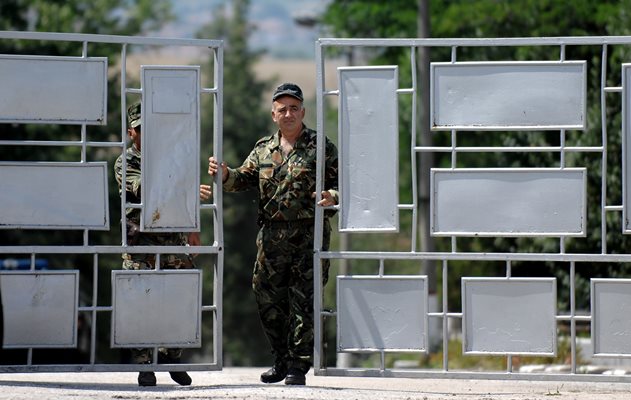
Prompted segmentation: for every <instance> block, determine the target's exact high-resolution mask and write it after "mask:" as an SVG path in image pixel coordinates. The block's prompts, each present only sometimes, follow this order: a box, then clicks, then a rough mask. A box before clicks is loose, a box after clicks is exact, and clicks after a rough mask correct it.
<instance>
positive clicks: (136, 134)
mask: <svg viewBox="0 0 631 400" xmlns="http://www.w3.org/2000/svg"><path fill="white" fill-rule="evenodd" d="M127 134H128V135H129V138H130V139H131V141H132V142H133V143H134V146H135V147H136V149H138V150H140V126H138V127H136V128H129V129H127Z"/></svg>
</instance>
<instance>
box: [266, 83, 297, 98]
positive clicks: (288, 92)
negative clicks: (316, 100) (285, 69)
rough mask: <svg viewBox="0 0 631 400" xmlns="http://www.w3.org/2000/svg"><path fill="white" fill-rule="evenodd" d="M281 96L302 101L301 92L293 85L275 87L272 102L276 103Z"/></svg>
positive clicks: (285, 84)
mask: <svg viewBox="0 0 631 400" xmlns="http://www.w3.org/2000/svg"><path fill="white" fill-rule="evenodd" d="M282 96H291V97H294V98H296V99H298V100H300V101H303V97H302V90H301V89H300V87H298V85H296V84H295V83H283V84H282V85H280V86H279V87H277V88H276V90H275V91H274V95H273V96H272V101H276V99H277V98H279V97H282Z"/></svg>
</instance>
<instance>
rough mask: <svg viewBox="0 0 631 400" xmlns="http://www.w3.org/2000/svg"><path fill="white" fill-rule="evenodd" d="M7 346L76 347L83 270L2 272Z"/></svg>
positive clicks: (0, 278) (1, 282)
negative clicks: (80, 284) (81, 271)
mask: <svg viewBox="0 0 631 400" xmlns="http://www.w3.org/2000/svg"><path fill="white" fill-rule="evenodd" d="M0 287H1V288H2V303H3V304H2V305H3V312H4V347H5V348H7V349H10V348H28V347H35V348H37V347H76V346H77V305H78V301H79V271H46V272H42V271H38V272H2V273H0Z"/></svg>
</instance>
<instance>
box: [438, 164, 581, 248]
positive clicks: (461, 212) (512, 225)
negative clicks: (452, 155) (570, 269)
mask: <svg viewBox="0 0 631 400" xmlns="http://www.w3.org/2000/svg"><path fill="white" fill-rule="evenodd" d="M430 180H431V190H432V192H431V197H432V199H431V215H430V220H431V229H432V234H433V235H435V236H542V235H543V236H584V235H585V226H586V209H587V207H586V183H585V182H586V171H585V168H564V169H556V168H509V169H494V168H488V169H486V168H476V169H468V168H462V169H442V168H435V169H432V170H431V179H430Z"/></svg>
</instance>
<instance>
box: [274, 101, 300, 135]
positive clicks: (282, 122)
mask: <svg viewBox="0 0 631 400" xmlns="http://www.w3.org/2000/svg"><path fill="white" fill-rule="evenodd" d="M304 117H305V109H304V107H303V106H302V102H301V101H300V100H298V99H296V98H294V97H291V96H283V97H280V98H278V99H276V101H274V103H273V104H272V120H274V122H275V123H276V125H278V127H279V128H280V130H281V132H285V131H286V132H293V131H297V130H300V129H302V120H303V119H304Z"/></svg>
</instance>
